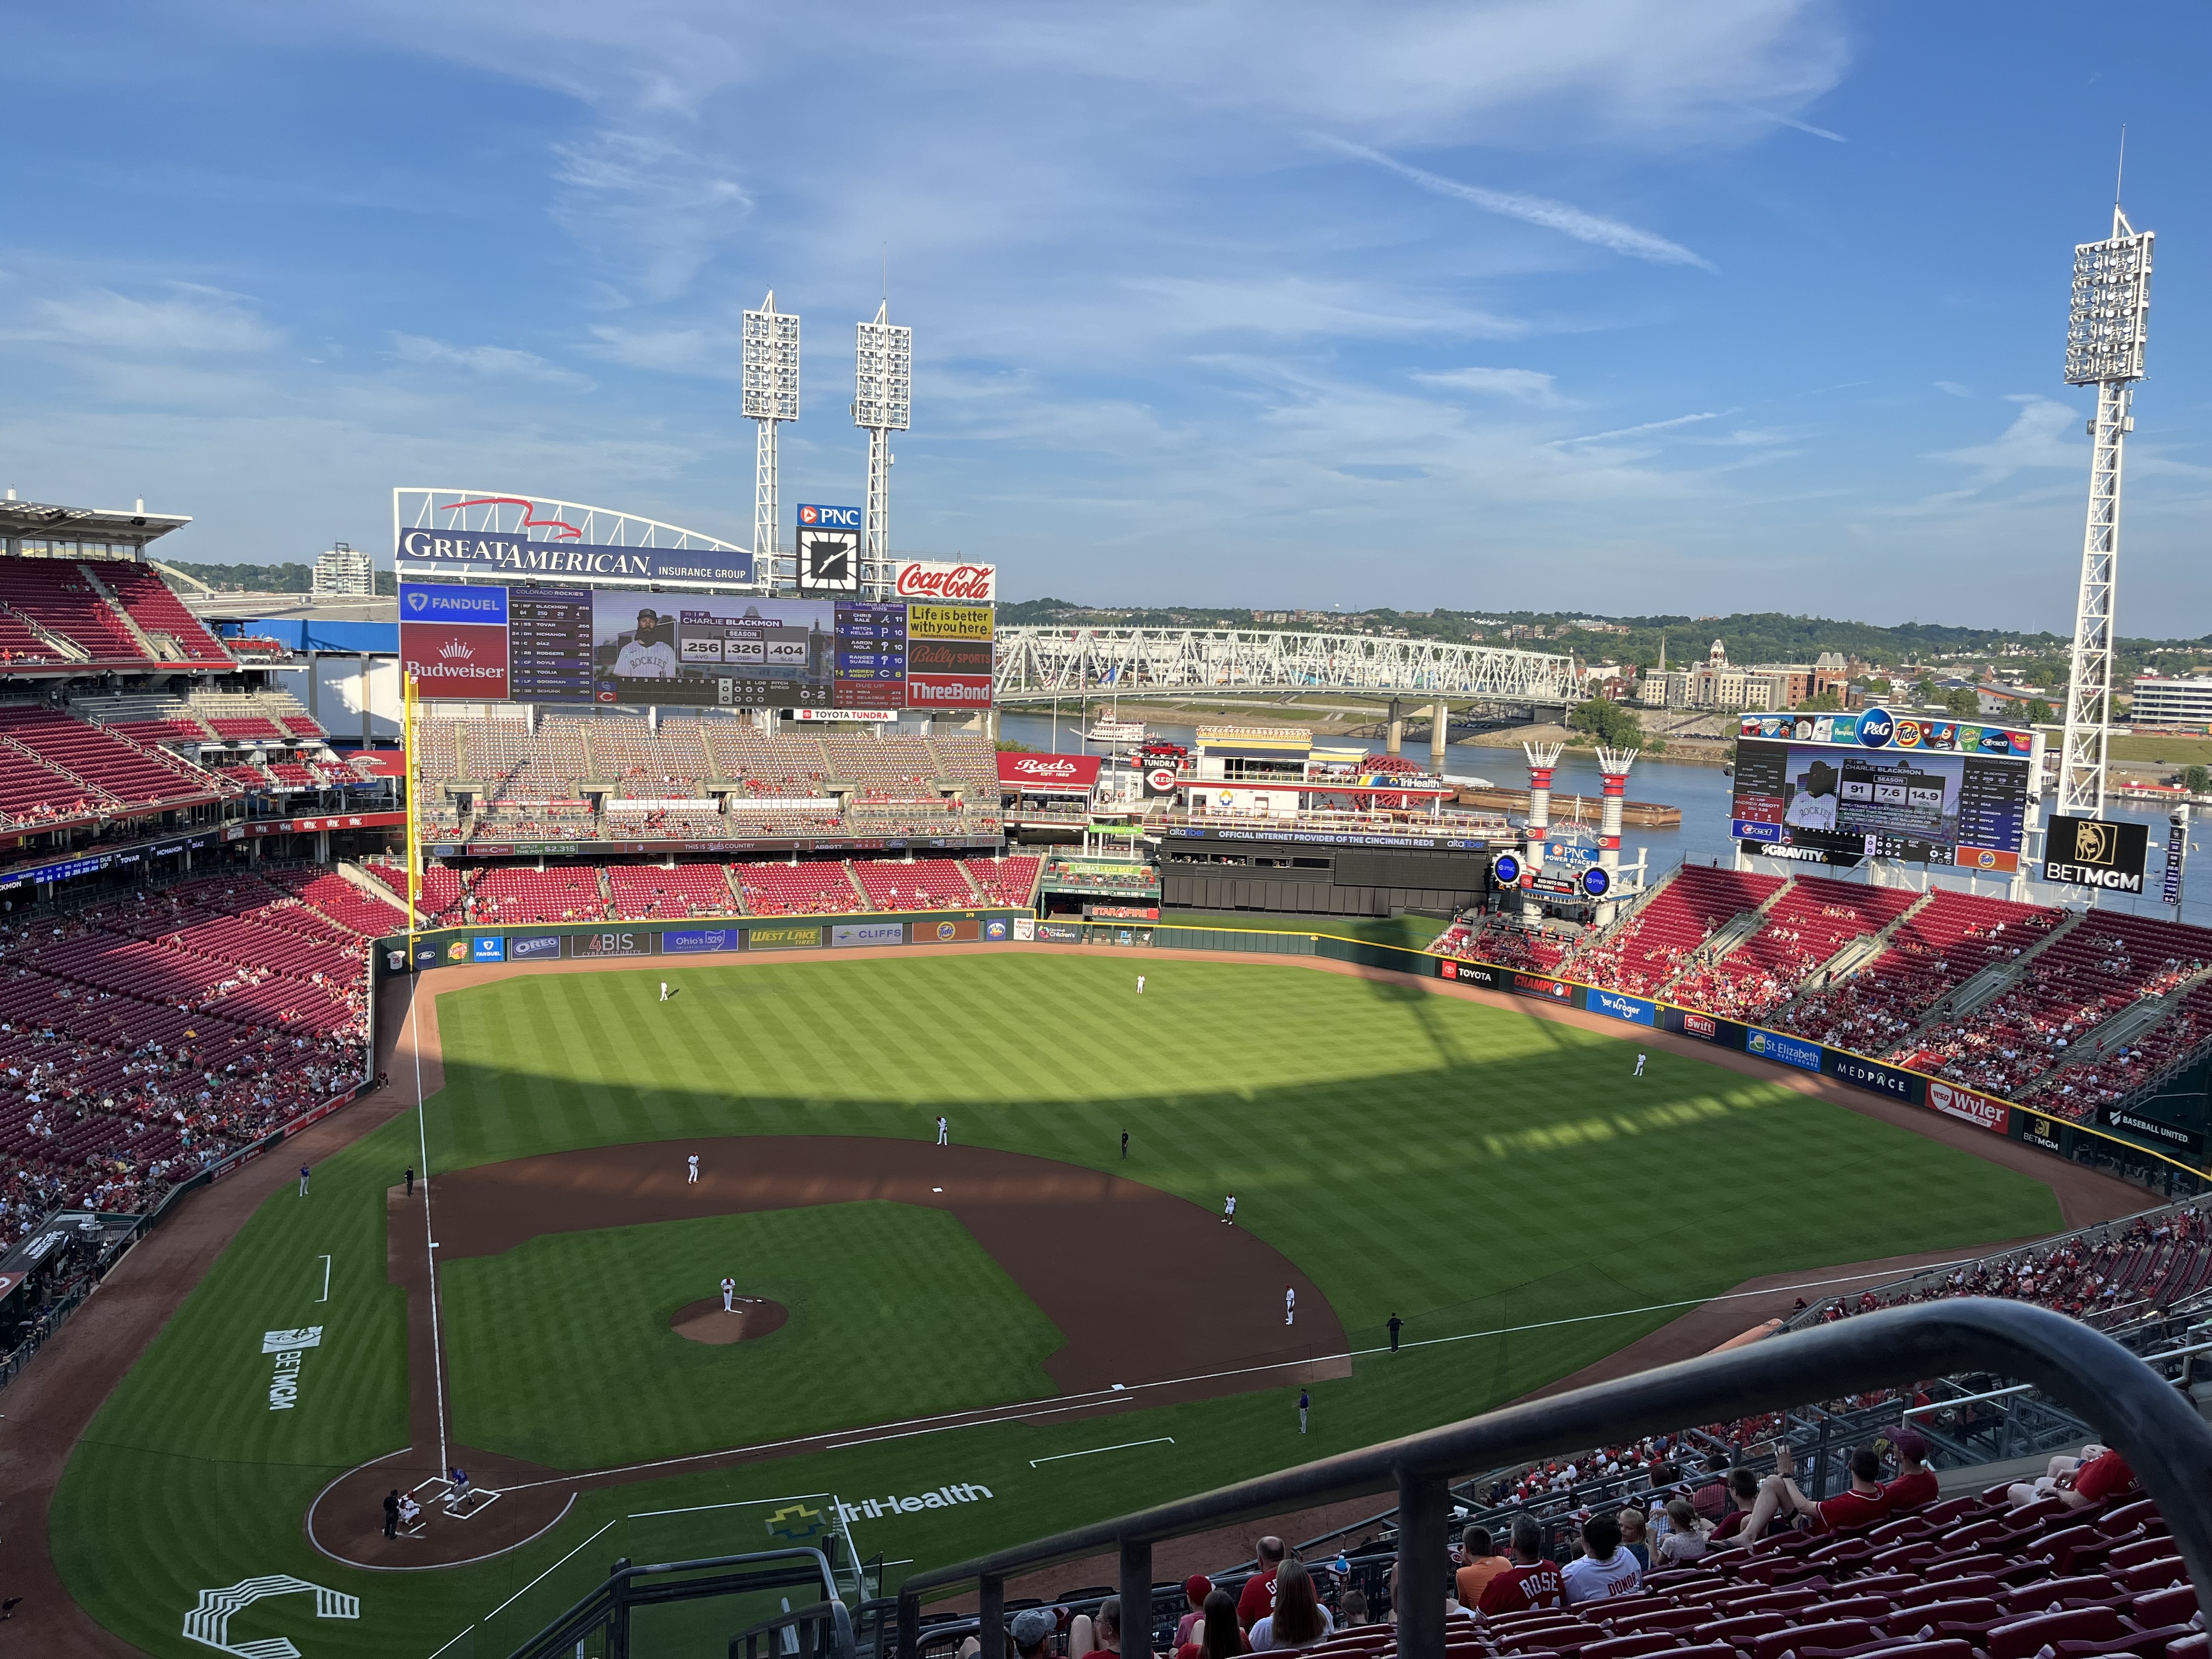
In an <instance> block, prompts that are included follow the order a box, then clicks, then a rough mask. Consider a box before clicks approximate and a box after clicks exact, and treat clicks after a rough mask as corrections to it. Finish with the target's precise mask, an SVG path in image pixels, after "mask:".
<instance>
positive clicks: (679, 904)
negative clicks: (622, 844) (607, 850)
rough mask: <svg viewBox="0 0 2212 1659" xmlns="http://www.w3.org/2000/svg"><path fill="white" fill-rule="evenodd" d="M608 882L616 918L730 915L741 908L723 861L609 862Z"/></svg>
mask: <svg viewBox="0 0 2212 1659" xmlns="http://www.w3.org/2000/svg"><path fill="white" fill-rule="evenodd" d="M607 886H608V889H609V890H610V891H611V893H612V894H613V896H614V898H613V909H612V911H611V919H612V920H614V921H659V920H662V919H664V918H675V919H681V918H684V917H687V916H726V915H732V914H733V913H734V912H735V910H736V908H737V898H736V896H735V895H734V894H733V893H732V892H731V890H730V879H729V875H728V873H727V872H726V870H725V868H724V866H721V865H719V864H678V865H675V866H671V867H669V868H663V867H662V866H659V865H655V864H614V865H609V866H607Z"/></svg>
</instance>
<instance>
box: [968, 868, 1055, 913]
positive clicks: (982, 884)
mask: <svg viewBox="0 0 2212 1659" xmlns="http://www.w3.org/2000/svg"><path fill="white" fill-rule="evenodd" d="M1043 867H1044V860H1042V859H1041V858H1037V857H1035V856H1031V855H1023V856H1018V857H1014V858H1004V859H969V860H967V868H968V876H969V879H970V880H971V881H973V882H974V883H975V890H976V891H977V892H978V893H981V895H982V896H983V902H985V903H987V904H1015V905H1019V906H1020V907H1021V908H1024V909H1028V908H1030V906H1031V905H1033V904H1035V903H1036V887H1037V872H1039V871H1040V870H1042V868H1043Z"/></svg>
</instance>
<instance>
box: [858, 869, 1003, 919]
mask: <svg viewBox="0 0 2212 1659" xmlns="http://www.w3.org/2000/svg"><path fill="white" fill-rule="evenodd" d="M853 874H854V878H856V879H857V880H858V881H859V882H860V885H861V887H862V888H863V889H865V890H866V892H867V895H868V899H869V902H870V903H871V905H872V907H873V908H876V909H878V910H944V909H965V908H968V907H969V906H970V905H973V904H974V903H975V902H976V900H975V888H974V887H973V886H972V885H970V884H969V881H968V878H967V877H965V876H964V875H963V874H962V873H961V871H960V866H959V864H958V862H957V860H951V859H915V860H912V861H911V862H908V861H906V860H898V859H869V860H854V865H853Z"/></svg>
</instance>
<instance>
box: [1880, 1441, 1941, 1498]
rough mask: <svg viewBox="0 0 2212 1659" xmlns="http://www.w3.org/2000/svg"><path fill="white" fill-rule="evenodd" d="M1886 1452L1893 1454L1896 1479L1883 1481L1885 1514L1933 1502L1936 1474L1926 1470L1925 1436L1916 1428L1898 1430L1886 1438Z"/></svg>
mask: <svg viewBox="0 0 2212 1659" xmlns="http://www.w3.org/2000/svg"><path fill="white" fill-rule="evenodd" d="M1889 1449H1891V1450H1892V1451H1893V1452H1895V1453H1896V1454H1897V1479H1896V1480H1890V1481H1886V1482H1884V1483H1883V1485H1882V1489H1881V1491H1882V1496H1883V1497H1885V1498H1888V1499H1889V1512H1890V1513H1891V1514H1892V1515H1903V1514H1905V1513H1906V1512H1907V1511H1909V1510H1917V1509H1922V1508H1924V1507H1925V1506H1926V1505H1928V1504H1932V1503H1934V1502H1935V1501H1936V1498H1937V1496H1938V1495H1939V1493H1940V1492H1941V1491H1942V1488H1940V1487H1939V1486H1937V1485H1936V1471H1935V1470H1933V1469H1931V1468H1929V1467H1928V1437H1927V1436H1926V1435H1924V1434H1923V1433H1921V1432H1920V1431H1919V1430H1917V1429H1899V1431H1897V1432H1896V1433H1895V1434H1893V1435H1892V1436H1890V1437H1889Z"/></svg>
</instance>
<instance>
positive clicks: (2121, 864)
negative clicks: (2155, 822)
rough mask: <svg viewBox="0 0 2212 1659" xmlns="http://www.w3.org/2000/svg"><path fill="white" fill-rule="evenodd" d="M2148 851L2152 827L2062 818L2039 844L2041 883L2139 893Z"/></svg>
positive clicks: (2110, 820) (2053, 822) (2112, 820)
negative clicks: (2041, 846) (2041, 865)
mask: <svg viewBox="0 0 2212 1659" xmlns="http://www.w3.org/2000/svg"><path fill="white" fill-rule="evenodd" d="M2149 851H2150V825H2148V824H2147V823H2130V822H2128V821H2127V820H2126V819H2124V818H2121V819H2106V818H2079V817H2067V816H2066V815H2065V814H2063V813H2060V814H2058V815H2057V816H2056V817H2053V818H2052V819H2051V830H2050V833H2049V834H2048V835H2047V836H2045V838H2044V843H2043V878H2044V880H2045V881H2057V882H2063V883H2065V884H2067V885H2069V886H2071V887H2101V888H2104V889H2105V890H2106V891H2107V892H2112V893H2140V892H2142V890H2143V865H2144V864H2145V862H2146V861H2147V860H2148V855H2149Z"/></svg>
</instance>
